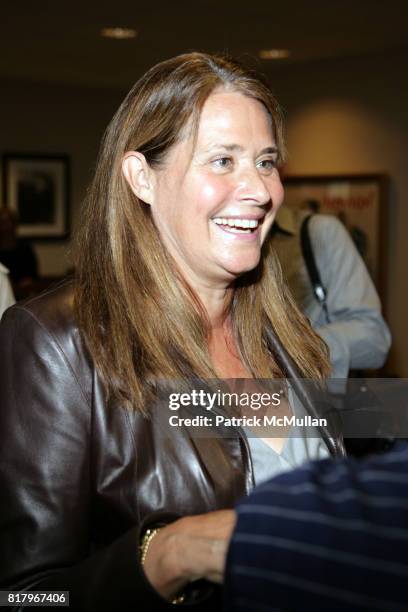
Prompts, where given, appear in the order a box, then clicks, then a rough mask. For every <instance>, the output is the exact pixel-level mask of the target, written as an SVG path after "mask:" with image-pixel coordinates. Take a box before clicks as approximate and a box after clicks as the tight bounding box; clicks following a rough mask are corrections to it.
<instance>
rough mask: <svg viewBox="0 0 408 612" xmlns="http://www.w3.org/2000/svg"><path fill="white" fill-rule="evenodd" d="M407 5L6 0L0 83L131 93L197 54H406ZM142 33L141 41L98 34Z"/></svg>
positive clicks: (361, 0)
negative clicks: (155, 70)
mask: <svg viewBox="0 0 408 612" xmlns="http://www.w3.org/2000/svg"><path fill="white" fill-rule="evenodd" d="M406 5H407V6H408V3H407V2H406V0H405V1H402V0H388V1H383V0H380V1H374V0H309V1H293V0H289V1H288V0H286V1H285V0H280V1H279V2H275V1H273V0H256V1H251V0H235V1H231V0H191V1H190V2H185V1H177V0H174V1H173V2H171V1H165V0H155V1H152V2H149V1H148V0H144V2H140V0H132V1H130V0H110V2H106V1H105V0H100V1H94V0H91V1H87V0H83V2H78V0H71V1H69V2H67V1H65V0H53V1H52V2H49V1H47V2H42V1H41V0H36V1H32V0H31V1H27V0H20V1H16V0H14V1H12V0H2V2H1V5H0V78H1V77H3V78H4V77H5V78H18V79H30V80H35V81H49V82H60V83H74V84H82V85H89V86H108V87H120V88H127V87H129V85H130V84H131V83H133V82H134V81H135V79H136V78H137V77H138V76H139V75H140V74H141V73H142V72H144V71H145V70H146V69H147V68H148V67H149V66H151V65H153V64H154V63H156V62H157V61H160V60H162V59H165V58H167V57H171V56H172V55H176V54H178V53H183V52H186V51H189V50H193V49H197V50H205V51H213V52H215V51H224V52H228V53H230V54H231V55H234V56H243V55H247V54H249V55H250V56H254V57H256V56H257V52H258V50H259V49H264V48H271V47H274V48H287V49H290V50H291V57H290V59H289V60H278V61H277V62H274V63H272V62H270V61H269V62H267V63H266V62H262V63H261V65H262V66H264V69H265V70H267V71H269V69H270V68H271V67H272V68H274V67H275V66H283V65H285V63H300V62H303V63H305V62H309V61H315V60H324V59H333V58H341V57H350V56H360V55H367V54H382V55H384V54H390V57H391V54H392V53H393V52H395V51H396V50H399V49H406V48H408V35H407V19H406V17H405V15H404V8H405V6H406ZM107 26H122V27H130V28H136V29H137V30H138V31H139V35H138V37H137V38H136V39H134V40H119V41H116V40H110V39H104V38H101V37H100V36H99V31H100V29H101V28H103V27H107Z"/></svg>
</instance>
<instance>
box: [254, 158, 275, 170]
mask: <svg viewBox="0 0 408 612" xmlns="http://www.w3.org/2000/svg"><path fill="white" fill-rule="evenodd" d="M258 167H260V168H261V169H262V170H268V171H270V170H273V169H274V168H276V161H275V160H274V159H262V160H261V161H260V162H258Z"/></svg>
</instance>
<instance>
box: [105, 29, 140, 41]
mask: <svg viewBox="0 0 408 612" xmlns="http://www.w3.org/2000/svg"><path fill="white" fill-rule="evenodd" d="M101 36H104V37H105V38H116V39H118V40H124V39H126V38H136V36H137V30H132V29H130V28H103V29H102V30H101Z"/></svg>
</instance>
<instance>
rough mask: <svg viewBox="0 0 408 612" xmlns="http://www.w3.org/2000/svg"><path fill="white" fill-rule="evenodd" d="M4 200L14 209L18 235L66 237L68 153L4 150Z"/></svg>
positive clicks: (40, 237)
mask: <svg viewBox="0 0 408 612" xmlns="http://www.w3.org/2000/svg"><path fill="white" fill-rule="evenodd" d="M3 202H4V204H5V205H6V206H7V207H8V208H10V209H11V210H14V211H16V212H17V214H18V235H19V236H20V237H21V238H32V239H41V240H44V239H50V240H57V239H63V238H66V237H67V236H68V232H69V226H68V223H69V159H68V156H67V155H37V154H19V153H8V154H5V155H4V156H3Z"/></svg>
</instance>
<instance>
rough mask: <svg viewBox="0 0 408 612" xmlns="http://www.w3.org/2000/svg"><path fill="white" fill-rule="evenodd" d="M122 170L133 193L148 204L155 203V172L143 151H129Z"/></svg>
mask: <svg viewBox="0 0 408 612" xmlns="http://www.w3.org/2000/svg"><path fill="white" fill-rule="evenodd" d="M122 172H123V174H124V177H125V179H126V181H127V182H128V184H129V187H130V188H131V190H132V191H133V193H134V194H135V195H136V196H137V197H138V198H139V199H140V200H143V202H146V204H150V205H151V204H152V203H153V193H154V192H153V172H152V169H151V168H150V166H149V164H148V163H147V161H146V158H145V156H144V155H143V153H139V152H138V151H128V152H127V153H126V154H125V156H124V158H123V161H122Z"/></svg>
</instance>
